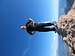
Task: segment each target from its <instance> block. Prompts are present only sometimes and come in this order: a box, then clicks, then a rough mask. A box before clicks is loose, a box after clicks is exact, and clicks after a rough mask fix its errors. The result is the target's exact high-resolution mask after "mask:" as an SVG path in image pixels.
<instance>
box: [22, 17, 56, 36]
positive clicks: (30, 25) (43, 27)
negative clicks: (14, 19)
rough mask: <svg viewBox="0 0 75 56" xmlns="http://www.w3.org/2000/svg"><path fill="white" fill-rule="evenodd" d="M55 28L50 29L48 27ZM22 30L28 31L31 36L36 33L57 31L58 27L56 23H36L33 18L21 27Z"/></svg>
mask: <svg viewBox="0 0 75 56" xmlns="http://www.w3.org/2000/svg"><path fill="white" fill-rule="evenodd" d="M52 25H53V26H54V27H51V28H50V27H48V26H52ZM21 29H24V30H25V29H26V30H27V32H28V33H29V34H30V35H33V34H34V33H35V31H38V32H48V31H56V26H55V24H54V23H50V22H49V23H36V22H34V21H33V20H32V19H31V18H30V19H29V21H28V22H27V23H26V24H23V25H21Z"/></svg>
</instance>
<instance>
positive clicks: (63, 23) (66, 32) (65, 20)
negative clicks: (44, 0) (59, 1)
mask: <svg viewBox="0 0 75 56" xmlns="http://www.w3.org/2000/svg"><path fill="white" fill-rule="evenodd" d="M57 26H58V33H59V34H60V35H62V38H63V40H64V41H65V43H66V45H68V47H69V54H70V56H75V0H74V3H73V5H72V7H71V9H70V11H69V12H68V13H67V15H63V16H61V17H60V18H59V20H58V23H57Z"/></svg>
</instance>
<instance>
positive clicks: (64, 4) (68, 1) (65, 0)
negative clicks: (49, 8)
mask: <svg viewBox="0 0 75 56" xmlns="http://www.w3.org/2000/svg"><path fill="white" fill-rule="evenodd" d="M73 2H74V0H59V16H61V15H63V14H67V12H68V11H69V10H70V9H71V6H72V4H73Z"/></svg>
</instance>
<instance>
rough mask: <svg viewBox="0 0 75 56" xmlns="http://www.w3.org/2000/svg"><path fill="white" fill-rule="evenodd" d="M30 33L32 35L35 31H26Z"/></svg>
mask: <svg viewBox="0 0 75 56" xmlns="http://www.w3.org/2000/svg"><path fill="white" fill-rule="evenodd" d="M27 32H28V33H29V34H30V35H33V34H34V33H35V32H34V31H27Z"/></svg>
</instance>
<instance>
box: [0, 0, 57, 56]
mask: <svg viewBox="0 0 75 56" xmlns="http://www.w3.org/2000/svg"><path fill="white" fill-rule="evenodd" d="M0 8H1V9H0V25H1V26H0V45H1V46H0V56H57V48H58V35H57V34H56V33H54V32H46V33H44V32H41V33H39V32H36V34H35V35H33V36H30V35H29V34H28V33H27V32H26V31H23V30H21V29H20V28H19V26H20V25H21V24H23V23H24V22H25V19H24V18H23V17H24V16H29V17H32V18H33V19H34V20H35V21H40V22H44V21H51V22H52V21H57V20H58V0H0Z"/></svg>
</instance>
